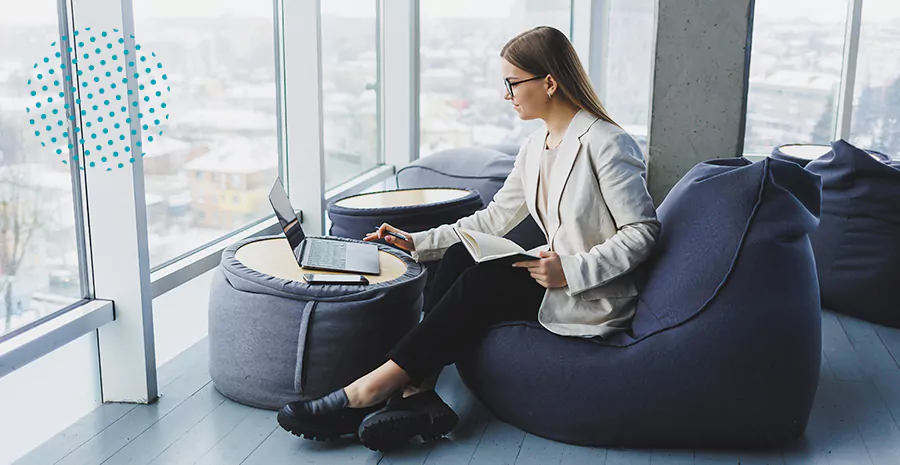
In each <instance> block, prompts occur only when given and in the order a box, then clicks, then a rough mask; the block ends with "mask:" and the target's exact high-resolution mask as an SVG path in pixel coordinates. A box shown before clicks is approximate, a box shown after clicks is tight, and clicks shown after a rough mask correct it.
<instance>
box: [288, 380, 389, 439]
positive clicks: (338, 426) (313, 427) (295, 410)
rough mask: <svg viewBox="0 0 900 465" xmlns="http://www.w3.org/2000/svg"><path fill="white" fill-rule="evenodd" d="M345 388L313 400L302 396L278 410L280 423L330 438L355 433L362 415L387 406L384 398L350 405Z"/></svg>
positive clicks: (300, 434)
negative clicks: (368, 402) (359, 404)
mask: <svg viewBox="0 0 900 465" xmlns="http://www.w3.org/2000/svg"><path fill="white" fill-rule="evenodd" d="M348 403H349V400H348V399H347V393H346V392H344V389H343V388H342V389H339V390H337V391H334V392H332V393H330V394H328V395H326V396H324V397H320V398H318V399H313V400H298V401H296V402H291V403H290V404H287V405H285V406H284V407H282V408H281V410H279V411H278V424H279V425H281V427H282V428H283V429H284V430H286V431H289V432H290V433H291V434H293V435H295V436H298V437H304V438H306V439H315V440H316V441H327V440H333V439H337V438H339V437H340V436H343V435H345V434H355V433H356V430H357V429H358V428H359V424H360V422H361V421H362V419H363V418H364V417H365V416H366V415H368V414H369V413H372V412H373V411H375V410H378V409H379V408H381V407H383V406H384V405H385V403H384V402H380V403H378V404H375V405H372V406H370V407H364V408H350V407H347V404H348Z"/></svg>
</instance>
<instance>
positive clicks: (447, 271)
mask: <svg viewBox="0 0 900 465" xmlns="http://www.w3.org/2000/svg"><path fill="white" fill-rule="evenodd" d="M545 290H546V289H545V288H544V286H541V285H540V284H538V282H537V281H535V280H534V278H532V277H531V274H529V272H528V269H527V268H514V267H512V266H510V265H509V264H508V263H507V264H497V263H492V262H486V263H481V264H476V263H475V261H474V260H472V257H471V256H470V255H469V252H468V251H466V249H465V246H463V245H462V243H459V242H458V243H456V244H453V245H452V246H450V247H449V248H448V249H447V251H446V252H444V255H443V257H442V258H441V263H440V264H439V265H438V268H437V272H436V273H435V277H434V280H433V281H432V283H431V285H430V286H429V288H428V290H427V291H426V293H425V302H424V305H423V306H424V311H425V316H424V318H423V319H422V321H421V322H420V323H419V324H418V325H417V326H416V327H415V328H413V329H412V330H411V331H410V332H409V333H407V334H406V335H405V336H404V337H403V338H402V339H401V340H400V341H399V342H398V343H397V344H396V345H395V346H394V347H393V348H392V349H391V350H389V351H388V352H387V355H386V356H387V358H388V359H392V360H394V363H396V364H397V365H399V366H400V368H402V369H403V370H404V371H406V373H407V375H409V377H410V378H412V382H411V383H412V384H413V385H418V384H420V383H421V382H422V381H423V380H424V379H425V378H427V377H428V376H430V375H432V374H435V373H439V372H440V370H441V369H442V368H443V367H444V366H446V365H449V364H451V363H453V362H455V361H456V359H457V356H458V355H459V354H460V353H462V351H465V350H467V349H469V348H470V347H472V345H473V341H475V340H477V338H479V337H481V336H483V335H484V333H485V332H486V330H487V326H488V325H491V324H493V323H496V322H500V321H508V320H534V321H536V320H537V312H538V308H539V307H540V305H541V300H542V299H543V297H544V291H545Z"/></svg>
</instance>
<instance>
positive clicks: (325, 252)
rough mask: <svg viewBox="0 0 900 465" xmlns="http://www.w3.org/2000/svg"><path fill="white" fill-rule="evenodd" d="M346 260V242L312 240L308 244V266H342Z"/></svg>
mask: <svg viewBox="0 0 900 465" xmlns="http://www.w3.org/2000/svg"><path fill="white" fill-rule="evenodd" d="M346 261H347V248H346V244H341V243H340V242H330V241H314V242H313V243H312V244H310V249H309V256H308V257H307V264H308V265H310V266H323V267H334V268H343V267H344V266H345V265H346Z"/></svg>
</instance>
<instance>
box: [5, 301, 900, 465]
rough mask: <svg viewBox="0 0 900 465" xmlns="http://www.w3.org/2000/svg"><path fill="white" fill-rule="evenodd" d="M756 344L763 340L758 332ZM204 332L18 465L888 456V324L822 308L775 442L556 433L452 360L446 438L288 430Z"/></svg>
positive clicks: (897, 448)
mask: <svg viewBox="0 0 900 465" xmlns="http://www.w3.org/2000/svg"><path fill="white" fill-rule="evenodd" d="M761 343H764V341H761ZM207 355H208V348H207V345H206V341H205V340H204V341H202V342H200V343H198V344H197V345H196V346H194V347H193V348H191V349H189V350H188V351H186V352H185V353H184V354H182V355H181V356H179V357H178V358H176V359H174V360H173V361H172V362H170V363H168V364H166V365H165V366H164V367H163V368H162V369H161V370H160V386H162V388H161V392H162V393H163V396H162V397H161V398H160V400H159V402H157V403H155V404H153V405H140V406H135V405H131V404H106V405H103V406H101V407H99V408H97V409H96V410H95V411H94V412H93V413H91V414H90V415H88V416H86V417H84V418H83V419H81V420H80V421H79V422H77V423H76V424H75V425H73V426H72V427H71V428H69V429H68V430H66V431H65V432H63V433H61V434H59V435H57V436H55V437H53V438H52V439H51V440H49V441H47V442H46V443H45V444H43V445H42V446H41V447H39V448H37V449H35V450H34V451H32V452H31V453H29V454H28V455H27V456H25V457H23V458H22V459H21V460H20V461H19V462H17V463H22V464H52V463H60V464H67V465H68V464H76V463H83V464H99V463H103V464H121V463H153V464H166V465H171V464H180V463H202V464H216V465H219V464H222V465H225V464H248V465H249V464H266V465H269V464H297V463H322V464H341V463H372V464H375V463H382V464H400V463H429V464H432V463H445V464H462V463H485V464H502V463H510V464H511V463H516V464H549V463H560V464H587V463H598V464H601V463H606V464H610V465H612V464H649V463H654V464H656V463H665V464H682V463H688V464H690V463H698V464H717V463H723V464H724V463H729V464H733V463H741V464H750V463H752V464H762V463H784V464H793V463H848V464H868V463H874V464H900V429H898V419H900V365H898V362H900V331H898V330H896V329H891V328H885V327H881V326H877V325H872V324H869V323H866V322H863V321H860V320H857V319H854V318H848V317H844V316H837V315H835V314H833V313H830V312H826V313H825V314H823V361H822V377H821V383H820V386H819V390H818V395H817V399H816V403H815V407H814V410H813V413H812V417H811V418H810V423H809V426H808V428H807V430H806V434H805V436H804V437H803V438H802V439H801V440H799V441H797V442H796V443H795V444H793V445H792V446H791V447H789V448H785V449H779V450H753V451H743V450H734V451H712V450H657V449H652V450H633V449H603V448H588V447H577V446H570V445H567V444H561V443H556V442H553V441H549V440H546V439H543V438H540V437H537V436H533V435H531V434H527V433H525V432H523V431H522V430H520V429H518V428H515V427H513V426H510V425H508V424H506V423H503V422H501V421H499V420H497V419H496V418H493V416H492V415H490V414H489V413H488V412H487V411H486V410H485V408H484V407H483V406H482V405H481V404H480V403H478V401H476V400H475V399H474V398H473V397H472V395H471V394H469V393H468V392H467V391H466V389H465V388H464V386H463V385H462V383H461V382H460V380H459V377H458V375H457V373H456V371H455V370H454V369H453V367H449V368H448V369H446V370H445V371H444V374H443V375H442V376H441V379H440V382H439V385H438V392H440V393H441V395H442V396H443V397H444V398H445V399H446V400H447V402H448V403H450V404H451V405H452V406H453V408H454V409H455V410H456V411H457V412H458V413H459V414H460V424H459V425H458V426H457V428H456V429H455V430H454V431H453V432H452V433H451V435H450V437H449V438H444V439H443V440H441V441H437V442H433V443H424V444H423V443H422V442H421V441H418V440H417V441H416V442H413V443H411V445H410V447H409V448H407V449H404V450H401V451H397V452H391V453H389V454H386V455H385V454H381V453H378V452H373V451H370V450H368V449H366V448H364V447H363V446H361V445H359V444H358V443H356V442H354V440H351V439H347V440H342V441H340V442H337V443H319V442H314V441H307V440H304V439H299V438H296V437H294V436H292V435H290V434H288V433H286V432H284V431H283V430H281V429H280V428H278V427H277V425H276V423H275V413H274V412H270V411H265V410H257V409H253V408H250V407H246V406H243V405H240V404H237V403H234V402H231V401H229V400H226V399H225V398H224V397H222V395H220V394H219V393H218V392H217V391H216V390H215V389H214V388H213V385H212V383H211V382H210V379H209V374H208V370H207Z"/></svg>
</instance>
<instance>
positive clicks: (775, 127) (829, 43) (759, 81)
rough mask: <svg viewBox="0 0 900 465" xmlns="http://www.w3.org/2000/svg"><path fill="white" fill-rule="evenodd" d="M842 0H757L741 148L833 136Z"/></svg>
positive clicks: (763, 149)
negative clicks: (786, 0)
mask: <svg viewBox="0 0 900 465" xmlns="http://www.w3.org/2000/svg"><path fill="white" fill-rule="evenodd" d="M846 21H847V0H792V1H790V2H785V1H781V0H757V1H756V16H755V18H754V21H753V46H752V50H751V55H750V89H749V93H748V96H747V127H746V136H745V139H744V152H746V153H765V154H768V153H769V152H771V151H772V148H774V147H775V146H777V145H781V144H790V143H814V144H829V143H831V141H832V140H833V139H834V134H835V132H834V128H835V122H836V120H835V118H836V112H837V94H838V90H839V87H840V81H841V65H842V62H843V47H844V31H845V28H846Z"/></svg>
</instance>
